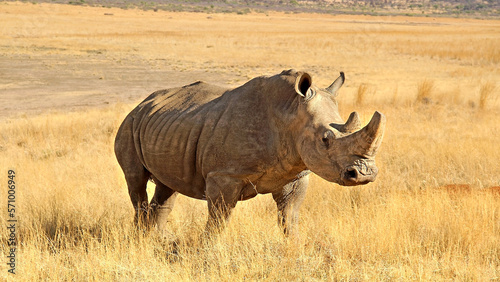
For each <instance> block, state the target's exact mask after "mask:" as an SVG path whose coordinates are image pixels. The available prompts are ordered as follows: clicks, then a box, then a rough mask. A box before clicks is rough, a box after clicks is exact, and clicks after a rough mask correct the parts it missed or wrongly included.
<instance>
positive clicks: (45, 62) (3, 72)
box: [0, 54, 238, 118]
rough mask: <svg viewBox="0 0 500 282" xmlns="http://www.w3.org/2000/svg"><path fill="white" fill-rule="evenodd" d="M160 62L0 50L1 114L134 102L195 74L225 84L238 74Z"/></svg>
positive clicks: (195, 77) (191, 80)
mask: <svg viewBox="0 0 500 282" xmlns="http://www.w3.org/2000/svg"><path fill="white" fill-rule="evenodd" d="M156 63H157V65H155V66H152V65H149V64H147V63H146V62H144V61H141V60H140V58H137V59H130V58H129V59H123V60H119V61H117V60H114V59H110V58H107V57H106V56H105V55H101V54H90V55H88V56H86V57H82V56H76V55H75V56H67V55H66V56H64V55H9V56H5V55H3V56H0V118H6V117H15V116H19V115H32V114H40V113H43V112H46V111H51V110H58V111H59V110H62V111H74V110H81V109H85V108H86V107H99V106H105V105H108V104H110V103H111V104H113V103H119V102H121V103H133V102H138V101H139V100H142V99H143V98H145V97H146V96H147V95H148V94H150V93H151V92H153V91H155V90H159V89H163V88H170V87H175V86H182V85H186V84H189V83H192V82H194V81H197V80H204V81H208V82H211V83H216V84H221V85H225V84H226V83H227V82H229V81H231V80H234V79H235V78H237V77H238V76H237V75H234V76H232V75H229V74H227V73H226V74H220V73H216V72H207V71H179V70H175V69H174V67H173V66H170V65H169V63H168V62H166V61H162V60H160V61H159V62H156ZM158 64H160V66H159V65H158Z"/></svg>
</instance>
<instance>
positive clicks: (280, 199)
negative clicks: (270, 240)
mask: <svg viewBox="0 0 500 282" xmlns="http://www.w3.org/2000/svg"><path fill="white" fill-rule="evenodd" d="M308 184H309V176H308V175H306V176H303V177H301V178H299V179H297V180H295V181H292V182H290V183H288V184H287V185H285V186H284V187H283V190H281V191H280V192H278V193H274V194H273V198H274V201H275V202H276V205H277V206H278V224H279V225H280V226H281V227H282V228H283V231H284V233H285V235H287V236H290V235H291V236H298V221H299V208H300V205H301V204H302V202H303V201H304V197H305V195H306V190H307V185H308Z"/></svg>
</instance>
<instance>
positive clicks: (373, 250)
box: [0, 4, 500, 281]
mask: <svg viewBox="0 0 500 282" xmlns="http://www.w3.org/2000/svg"><path fill="white" fill-rule="evenodd" d="M0 5H1V6H0V7H1V8H0V10H1V9H5V10H8V9H10V8H12V5H19V6H20V7H22V9H20V8H19V7H18V10H15V11H16V13H17V14H20V15H21V16H18V15H17V14H5V25H4V26H3V30H4V31H5V32H4V33H2V34H3V35H0V38H2V39H12V38H13V37H12V36H15V35H16V29H15V27H16V26H18V27H19V26H20V27H22V28H21V31H22V32H20V33H19V34H17V35H18V36H17V37H15V38H16V40H12V41H5V42H8V43H5V45H2V46H0V50H2V51H3V52H4V53H5V54H6V55H7V56H15V55H16V54H18V53H23V54H27V55H29V56H32V57H33V58H35V59H36V58H38V59H40V58H42V59H43V58H45V57H44V56H48V55H47V54H48V53H50V52H52V53H53V54H52V55H51V56H56V57H57V56H59V57H58V58H71V57H72V56H75V57H76V58H81V59H87V60H91V59H95V57H92V56H93V55H92V54H91V55H89V54H88V53H87V52H86V50H97V49H99V50H103V52H105V54H106V56H108V57H109V58H108V59H109V60H114V59H117V60H118V59H120V58H127V60H128V62H133V61H134V60H136V61H137V60H141V61H143V60H146V61H148V62H150V63H151V64H156V65H155V67H158V68H162V67H163V66H164V62H165V61H168V62H169V63H171V64H172V65H176V66H177V67H178V68H179V69H184V70H185V71H190V70H194V69H197V70H198V69H199V70H207V71H214V72H220V73H225V72H240V73H241V74H242V78H241V79H243V78H244V77H245V76H247V75H248V76H253V75H260V74H262V73H266V72H272V73H275V72H278V71H280V70H281V69H283V68H289V67H296V68H306V69H309V70H311V72H312V73H313V74H314V75H315V77H314V79H315V80H316V82H317V83H318V84H319V85H324V86H326V85H328V83H331V77H336V75H338V70H344V71H346V74H347V76H348V77H347V82H346V85H345V88H343V89H342V90H341V92H342V93H341V94H340V96H339V97H340V98H339V99H340V108H341V115H342V116H343V117H344V118H346V117H347V116H348V114H349V113H350V112H351V111H353V110H357V111H359V112H360V114H361V118H362V120H364V121H365V122H367V121H368V119H369V118H370V116H371V114H372V113H373V111H374V110H379V111H381V112H383V113H384V114H385V115H386V116H387V121H388V122H387V131H386V135H385V138H384V143H383V145H382V147H381V150H380V152H379V155H378V156H377V162H378V165H379V168H380V170H381V171H380V175H379V177H378V179H377V181H376V182H374V183H372V184H369V185H367V186H363V187H354V188H347V187H340V186H338V185H335V184H331V183H327V182H325V181H323V180H321V179H319V178H317V177H314V178H313V180H312V183H311V187H310V189H309V191H308V194H307V198H306V200H305V203H304V204H303V206H302V208H301V219H300V229H301V234H302V237H301V241H300V242H295V241H287V240H285V239H284V238H283V236H282V235H281V232H280V230H279V229H278V227H277V225H276V215H275V213H276V207H275V205H274V203H273V201H272V199H271V197H270V196H269V195H263V196H258V197H256V198H255V199H252V200H249V201H246V202H241V203H239V204H238V206H237V208H236V210H235V214H234V216H233V218H232V221H231V222H230V224H229V225H228V228H227V229H226V230H225V231H224V232H223V233H222V234H221V236H219V237H218V238H216V239H213V241H210V242H207V241H202V240H200V239H199V234H200V233H201V231H202V230H203V227H204V224H205V220H206V216H207V212H206V204H205V202H202V201H197V200H192V199H189V198H186V197H179V199H178V202H177V203H176V207H175V208H174V211H173V212H172V214H171V222H170V223H169V232H171V233H172V234H173V236H175V237H176V238H177V242H176V245H175V244H173V243H171V242H166V241H163V240H161V239H160V238H159V236H158V234H156V233H155V232H150V233H142V232H140V231H137V230H136V229H135V228H134V227H133V226H132V214H133V211H132V207H131V204H130V202H129V199H128V193H127V190H126V188H125V181H124V178H123V175H122V172H121V171H120V169H119V166H118V164H117V163H116V160H115V158H114V155H113V150H112V148H113V139H114V135H115V134H116V130H117V127H118V125H119V124H120V122H121V120H122V119H123V118H124V117H125V115H126V114H127V112H128V111H129V110H130V109H131V108H132V107H133V105H111V106H109V107H107V108H102V109H90V110H87V111H86V112H66V111H61V112H56V113H46V114H43V115H39V116H26V117H21V118H13V119H9V120H3V121H2V123H0V132H1V133H0V152H1V157H0V167H2V168H4V171H3V172H2V174H1V175H0V183H3V184H2V185H0V189H1V190H0V191H1V193H0V194H1V195H6V186H5V185H4V183H6V182H7V178H6V173H5V170H6V169H7V168H13V169H15V170H16V172H17V175H18V197H17V199H18V205H19V207H18V216H19V218H20V226H19V228H20V229H19V230H18V235H19V239H20V243H21V245H20V247H19V249H18V256H19V260H18V262H19V264H18V272H19V274H18V276H16V278H17V279H18V280H23V281H35V280H53V281H59V280H61V281H65V280H76V281H81V280H85V281H87V280H88V281H102V280H111V281H113V280H118V281H120V280H121V281H130V280H140V281H157V280H165V279H168V280H175V281H177V280H179V281H199V280H223V281H235V280H244V279H248V280H269V281H274V280H278V281H289V280H334V281H335V280H369V281H373V280H374V281H386V280H404V281H406V280H424V281H427V280H433V281H434V280H458V281H463V280H473V281H488V280H493V281H495V280H498V279H499V277H500V210H499V206H500V194H498V186H499V185H500V182H499V177H498V176H499V175H500V165H499V164H498V160H499V159H500V149H499V147H498V134H497V133H498V132H500V123H499V122H498V116H499V108H498V105H497V104H496V102H494V99H487V101H492V102H491V103H490V102H487V105H488V106H487V107H483V109H482V110H481V111H478V110H477V109H474V108H472V107H469V106H468V105H467V104H462V103H461V102H453V103H449V102H447V99H441V100H440V101H441V102H440V103H432V104H429V105H427V106H425V107H422V106H420V105H418V104H415V103H413V101H415V96H414V95H415V93H416V92H417V93H419V92H418V91H421V92H422V97H428V96H429V97H431V98H432V97H438V96H439V95H444V94H443V93H451V94H450V95H461V96H463V97H462V99H457V100H456V101H462V100H463V101H479V103H480V95H482V94H481V90H480V91H479V92H480V93H478V91H477V89H478V88H477V87H478V84H479V83H480V82H479V81H480V80H479V78H478V77H476V76H479V77H481V79H485V81H498V79H497V78H498V77H499V68H498V61H495V59H488V58H490V57H491V56H490V57H489V55H488V54H490V53H488V52H490V51H488V50H489V49H487V50H486V49H480V48H478V49H477V50H486V51H484V52H486V53H485V54H484V57H485V58H486V59H485V60H478V59H476V58H477V57H476V56H481V54H479V55H475V54H469V53H466V52H461V51H460V52H459V51H457V52H459V53H460V54H462V55H461V57H458V58H453V57H452V56H450V55H443V56H439V60H436V59H432V58H430V57H427V56H429V55H428V54H420V53H419V52H418V50H426V49H425V48H426V46H427V47H428V46H433V44H434V45H435V43H432V40H433V39H436V38H438V36H437V35H438V34H440V35H441V37H442V35H443V34H448V35H447V37H444V38H443V42H445V43H446V42H454V40H458V39H460V38H462V39H461V40H463V41H468V42H469V43H470V44H471V45H473V46H476V47H478V46H477V44H480V42H479V43H476V42H475V40H471V39H474V38H476V32H478V30H480V31H481V34H483V35H485V36H486V35H488V36H490V37H491V38H493V39H492V40H497V39H498V37H499V34H500V33H499V32H498V28H499V26H500V24H499V23H498V22H494V21H484V22H483V21H472V20H467V21H464V22H462V21H458V20H446V19H438V22H437V23H433V21H432V19H413V18H412V19H408V18H397V17H395V18H391V19H388V18H380V19H379V18H376V19H375V18H365V17H360V18H354V19H352V18H346V17H329V16H324V15H322V16H317V18H311V17H310V16H306V15H298V16H297V15H293V16H288V15H283V14H274V15H271V16H269V17H265V16H261V15H248V16H235V15H213V16H212V18H211V19H207V18H206V17H207V16H206V15H203V14H175V13H158V14H157V15H160V16H156V15H155V14H154V13H152V12H151V13H149V12H139V11H122V10H113V9H111V10H107V9H105V10H102V9H97V8H93V9H91V8H74V7H71V8H67V7H65V6H50V7H56V8H52V9H47V8H44V7H48V6H45V5H41V6H39V5H36V6H35V5H31V4H9V5H6V4H0ZM9 7H10V8H9ZM44 9H45V10H44ZM104 11H106V12H110V11H111V12H112V13H114V14H115V16H114V17H104V16H103V17H96V16H95V15H96V14H98V15H102V14H103V12H104ZM11 12H14V10H12V11H11ZM44 13H45V15H47V14H50V15H51V17H50V20H49V19H47V18H44V17H43V15H44ZM80 13H81V14H80ZM92 15H94V16H92ZM23 17H25V18H24V19H25V22H24V23H22V22H21V24H20V23H19V21H18V20H17V19H20V18H23ZM69 17H71V19H72V21H71V22H70V24H68V21H67V19H68V18H69ZM169 17H172V18H171V19H169ZM315 17H316V16H315ZM27 19H28V20H27ZM31 19H33V22H31ZM88 19H93V21H87V20H88ZM96 19H97V20H96ZM37 20H38V22H41V23H43V24H44V28H43V30H42V31H43V32H42V31H40V32H35V31H36V30H37V27H36V26H35V25H34V23H35V22H36V21H37ZM368 20H369V21H376V23H367V22H368ZM406 20H411V21H412V23H411V24H405V21H406ZM353 21H354V22H353ZM82 22H86V23H87V25H86V28H85V29H81V28H77V26H80V27H81V23H82ZM124 22H126V23H128V24H127V25H125V26H124V25H123V23H124ZM73 24H74V26H73ZM63 25H66V26H65V28H64V29H63V28H62V26H63ZM457 26H458V27H462V29H460V32H461V33H462V35H459V34H458V31H455V30H456V28H457ZM417 29H418V30H422V33H418V34H419V36H420V39H426V40H415V41H410V42H409V43H408V45H407V47H408V48H406V49H398V47H397V46H399V45H400V44H401V42H406V40H409V39H411V38H413V37H414V36H415V32H416V30H417ZM311 30H314V31H315V32H312V31H311ZM146 31H147V32H146ZM424 32H429V34H425V33H424ZM447 32H449V33H447ZM271 35H272V36H271ZM461 36H463V37H461ZM467 36H468V37H467ZM460 42H461V41H460ZM443 45H444V44H443ZM207 46H212V47H210V48H207ZM42 47H44V48H42ZM368 47H369V48H368ZM50 48H58V49H50ZM436 48H437V47H436ZM439 48H449V50H452V49H453V44H446V47H445V46H442V47H439ZM456 48H459V49H460V48H463V46H462V45H460V44H459V45H457V47H456ZM325 50H326V51H325ZM325 52H326V53H328V54H325ZM450 52H451V51H450ZM481 52H482V51H481ZM402 53H404V54H402ZM467 54H468V55H467ZM134 56H136V57H135V59H134ZM99 58H100V57H99ZM158 59H161V60H158ZM402 60H404V62H405V63H401V62H402ZM464 63H465V64H468V65H467V67H464V66H463V64H464ZM52 67H54V68H57V66H52ZM430 71H432V72H433V75H432V76H431V75H430V74H429V72H430ZM381 72H382V74H381ZM424 77H432V81H433V83H431V84H433V86H434V87H431V89H432V90H429V88H428V87H427V88H425V87H423V86H424V85H423V84H424V82H425V81H424V82H422V78H424ZM158 79H160V78H158ZM351 81H352V82H351ZM428 81H430V80H428ZM240 82H241V81H234V82H233V83H240ZM82 83H88V82H85V81H84V82H82ZM123 83H126V81H125V80H124V81H123ZM356 83H367V85H370V88H371V87H373V89H377V97H372V98H371V99H368V98H370V97H368V98H367V97H366V96H365V97H364V98H363V99H364V100H362V101H361V103H357V102H356V100H357V99H358V97H357V93H359V88H355V87H352V86H351V85H356ZM419 83H420V84H419ZM426 83H428V82H426ZM415 85H419V86H420V87H422V89H421V90H418V89H417V87H415ZM484 85H486V84H483V86H484ZM457 87H460V91H457V90H456V89H457ZM395 89H396V90H395ZM426 89H427V90H426ZM485 89H486V88H485ZM483 91H484V92H485V93H487V92H488V91H491V92H489V93H488V95H491V96H489V97H495V96H494V95H495V93H496V92H495V91H497V89H496V88H493V90H483ZM456 93H458V94H456ZM144 94H145V95H146V94H147V93H144ZM419 95H420V94H419ZM478 95H479V96H478ZM453 99H455V98H453ZM387 101H392V103H390V104H388V103H386V102H387ZM408 101H411V103H406V102H408ZM453 101H455V100H453ZM490 187H497V188H490ZM4 200H5V199H4ZM6 220H7V214H6V212H5V211H2V212H0V222H1V223H2V225H3V226H5V225H6ZM7 235H8V234H7V231H6V229H5V228H3V229H2V230H1V231H0V252H1V253H2V257H3V258H5V257H6V252H7V248H6V238H7ZM7 274H8V273H7V272H6V269H5V268H2V272H0V279H2V280H5V279H3V278H12V276H7Z"/></svg>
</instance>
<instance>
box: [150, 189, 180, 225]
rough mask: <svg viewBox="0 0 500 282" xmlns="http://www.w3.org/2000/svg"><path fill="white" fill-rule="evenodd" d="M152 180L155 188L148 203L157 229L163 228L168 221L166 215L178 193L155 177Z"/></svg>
mask: <svg viewBox="0 0 500 282" xmlns="http://www.w3.org/2000/svg"><path fill="white" fill-rule="evenodd" d="M154 182H155V183H156V189H155V194H154V196H153V198H152V199H151V203H150V206H151V211H152V215H153V218H154V219H155V221H156V223H157V225H158V229H159V230H164V229H165V226H166V224H167V222H168V220H167V219H168V215H169V214H170V212H172V209H173V208H174V203H175V199H176V198H177V195H178V193H177V192H176V191H174V190H172V189H170V188H169V187H168V186H166V185H165V184H163V183H161V182H160V181H158V180H157V179H154Z"/></svg>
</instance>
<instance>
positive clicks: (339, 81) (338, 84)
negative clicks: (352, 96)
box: [326, 71, 345, 96]
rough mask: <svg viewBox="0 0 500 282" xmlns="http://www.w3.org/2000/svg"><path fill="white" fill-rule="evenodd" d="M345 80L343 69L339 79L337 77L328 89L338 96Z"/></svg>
mask: <svg viewBox="0 0 500 282" xmlns="http://www.w3.org/2000/svg"><path fill="white" fill-rule="evenodd" d="M344 81H345V76H344V72H343V71H341V72H340V76H339V77H338V78H337V79H335V81H334V82H333V83H332V85H330V86H328V87H327V88H326V91H328V92H330V93H331V94H332V95H334V96H337V91H338V90H339V89H340V87H342V85H343V84H344Z"/></svg>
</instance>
